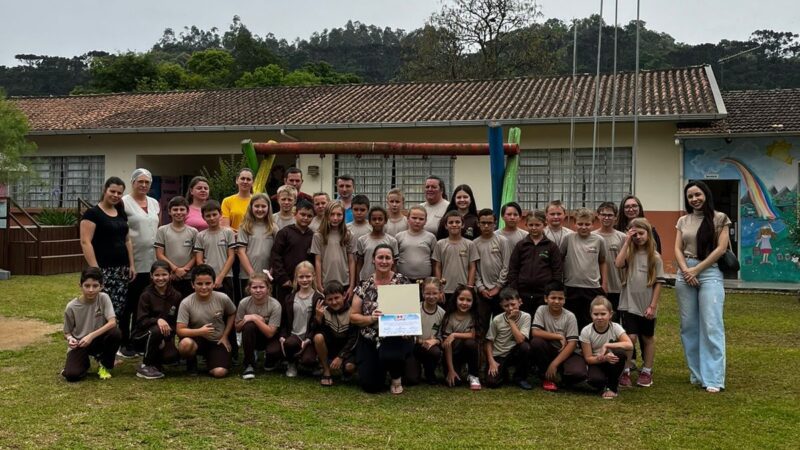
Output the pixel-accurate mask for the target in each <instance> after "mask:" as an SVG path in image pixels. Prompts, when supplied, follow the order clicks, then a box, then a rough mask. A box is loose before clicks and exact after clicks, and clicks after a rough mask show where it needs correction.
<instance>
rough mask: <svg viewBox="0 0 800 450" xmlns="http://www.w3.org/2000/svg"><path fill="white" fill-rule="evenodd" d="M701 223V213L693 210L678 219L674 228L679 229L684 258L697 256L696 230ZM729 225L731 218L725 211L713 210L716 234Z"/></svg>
mask: <svg viewBox="0 0 800 450" xmlns="http://www.w3.org/2000/svg"><path fill="white" fill-rule="evenodd" d="M702 223H703V213H702V212H698V211H694V212H692V213H691V214H686V215H685V216H681V218H680V219H678V223H677V224H676V225H675V228H677V229H678V230H680V232H681V239H682V241H681V242H682V243H683V256H684V257H686V258H697V230H699V229H700V225H701V224H702ZM730 225H731V219H729V218H728V216H727V215H726V214H725V213H721V212H719V211H714V229H715V230H716V232H717V236H719V233H720V232H721V231H722V228H724V227H725V226H730Z"/></svg>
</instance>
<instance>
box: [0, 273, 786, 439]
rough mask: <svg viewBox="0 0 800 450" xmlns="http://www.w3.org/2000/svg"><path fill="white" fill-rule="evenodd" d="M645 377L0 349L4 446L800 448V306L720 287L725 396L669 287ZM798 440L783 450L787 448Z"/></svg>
mask: <svg viewBox="0 0 800 450" xmlns="http://www.w3.org/2000/svg"><path fill="white" fill-rule="evenodd" d="M77 291H78V281H77V276H76V275H62V276H51V277H25V276H20V277H14V278H13V279H12V280H10V281H5V282H0V315H3V316H7V317H27V318H36V319H41V320H45V321H48V322H53V323H59V322H60V321H61V317H62V312H63V308H64V306H65V305H66V303H67V301H68V300H69V299H70V298H72V297H73V296H74V295H75V294H76V293H77ZM662 305H663V306H662V309H661V312H660V314H661V315H660V317H659V323H658V328H657V333H656V336H657V338H658V350H657V357H656V367H655V372H654V380H655V383H654V386H653V387H651V388H649V389H644V388H630V389H625V390H623V391H622V392H621V394H620V397H619V398H617V399H616V400H613V401H606V400H602V399H601V398H600V397H599V395H589V394H585V393H579V392H567V391H560V392H558V393H555V394H552V393H546V392H544V391H542V390H541V389H539V388H538V387H537V388H536V389H535V390H533V391H529V392H525V391H522V390H520V389H518V388H516V387H504V388H501V389H499V390H488V389H484V390H483V391H480V392H470V391H469V390H468V389H466V388H460V389H447V388H444V387H428V386H420V387H410V388H407V389H406V392H405V393H404V394H403V395H401V396H399V397H393V396H391V395H389V394H384V395H367V394H363V393H361V392H360V391H359V390H358V389H357V387H356V386H353V385H337V386H335V387H333V388H321V387H320V386H319V384H318V380H317V379H312V378H302V377H301V378H298V379H295V380H289V379H287V378H285V377H284V376H283V375H281V374H277V373H272V374H266V375H264V374H262V373H260V372H259V376H258V378H256V380H254V381H251V382H244V381H242V380H241V379H240V378H239V377H238V371H237V373H236V374H235V375H234V376H230V377H228V378H227V379H224V380H212V379H210V378H207V377H202V376H201V377H198V378H189V377H187V376H185V375H184V374H183V373H182V372H181V371H171V372H170V371H168V373H167V378H165V379H162V380H155V381H145V380H141V379H138V378H136V376H135V375H134V363H133V362H130V361H129V362H126V363H125V365H124V366H122V367H120V368H118V369H117V370H115V371H114V377H113V378H112V379H111V380H108V381H102V382H101V381H100V380H98V379H97V378H96V376H94V375H91V376H90V377H89V378H88V379H87V380H86V381H84V382H81V383H76V384H68V383H66V382H64V381H63V380H62V379H61V377H60V376H59V375H58V373H59V371H60V370H61V368H62V365H63V362H64V353H65V349H66V346H65V343H64V341H63V339H62V338H61V337H60V336H59V335H54V336H52V339H51V340H50V341H49V343H48V344H46V345H41V346H38V347H35V348H31V347H29V348H27V349H24V350H22V351H16V352H0V380H2V381H0V411H2V413H0V447H12V448H15V447H55V448H76V447H77V448H108V447H155V448H158V447H168V446H169V447H172V448H184V447H192V448H194V447H199V448H241V447H284V448H285V447H290V448H304V447H323V446H324V447H337V448H339V447H371V448H375V447H388V448H402V447H415V448H416V447H448V448H461V447H500V446H510V447H522V446H526V447H545V446H552V447H557V448H563V447H570V448H572V447H584V448H585V447H588V446H590V445H592V446H599V447H605V448H611V447H614V448H618V447H622V448H663V447H671V448H734V447H736V448H740V449H743V448H797V443H798V442H800V395H798V393H799V392H800V346H798V342H800V304H798V301H797V299H796V297H793V296H780V295H762V294H758V295H755V294H754V295H729V296H728V298H727V304H726V311H725V314H726V316H725V317H726V327H727V335H728V376H727V390H726V391H725V392H723V393H721V394H718V395H711V394H707V393H706V392H705V391H702V390H701V389H699V388H697V387H693V386H691V385H690V384H689V382H688V372H687V369H686V367H685V364H684V361H683V356H682V351H681V347H680V342H679V337H678V319H677V312H676V307H675V298H674V291H672V290H670V289H668V290H666V291H665V293H664V297H663V298H662ZM793 442H794V444H792V443H793Z"/></svg>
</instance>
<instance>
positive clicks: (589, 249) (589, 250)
mask: <svg viewBox="0 0 800 450" xmlns="http://www.w3.org/2000/svg"><path fill="white" fill-rule="evenodd" d="M583 248H584V250H586V253H597V246H594V245H586V246H584V247H583Z"/></svg>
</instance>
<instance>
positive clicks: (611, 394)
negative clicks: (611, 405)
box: [602, 388, 618, 400]
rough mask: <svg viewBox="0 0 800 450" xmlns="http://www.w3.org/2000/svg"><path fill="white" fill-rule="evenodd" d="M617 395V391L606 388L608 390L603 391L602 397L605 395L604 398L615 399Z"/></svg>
mask: <svg viewBox="0 0 800 450" xmlns="http://www.w3.org/2000/svg"><path fill="white" fill-rule="evenodd" d="M617 395H618V394H617V393H616V392H614V391H612V390H611V389H608V388H606V390H605V391H603V395H602V397H603V399H604V400H613V399H615V398H617Z"/></svg>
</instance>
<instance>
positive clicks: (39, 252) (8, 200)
mask: <svg viewBox="0 0 800 450" xmlns="http://www.w3.org/2000/svg"><path fill="white" fill-rule="evenodd" d="M0 199H3V200H5V201H6V205H7V208H6V224H9V225H10V222H14V223H15V224H17V226H18V227H19V228H20V229H21V230H23V231H25V233H26V234H27V235H28V236H30V237H31V239H32V240H33V242H34V246H35V247H36V269H37V271H38V272H41V271H42V240H41V239H39V237H40V236H41V234H42V226H41V225H39V222H37V221H36V219H34V218H33V216H31V215H30V214H28V211H25V208H23V207H21V206H19V204H17V202H16V201H15V200H14V199H13V198H11V197H0ZM13 208H16V209H17V210H18V211H19V212H21V213H22V214H23V215H24V216H25V217H26V218H27V219H28V220H29V221H30V223H31V224H32V225H33V226H34V227H36V234H34V233H31V230H29V229H28V226H26V225H23V224H22V222H20V220H19V219H17V216H16V215H14V213H13V212H12V209H13ZM9 221H10V222H9ZM8 245H9V248H10V245H11V243H10V242H9V244H8ZM9 248H6V250H5V251H6V254H8V252H9Z"/></svg>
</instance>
